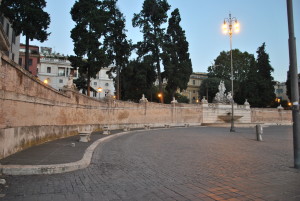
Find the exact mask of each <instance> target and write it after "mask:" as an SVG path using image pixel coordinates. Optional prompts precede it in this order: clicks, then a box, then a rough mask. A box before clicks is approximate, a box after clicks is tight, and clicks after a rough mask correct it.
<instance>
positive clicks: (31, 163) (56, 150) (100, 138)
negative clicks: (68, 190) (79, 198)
mask: <svg viewBox="0 0 300 201" xmlns="http://www.w3.org/2000/svg"><path fill="white" fill-rule="evenodd" d="M154 129H163V128H154ZM154 129H152V130H154ZM143 130H144V129H143V128H136V129H131V131H130V132H131V133H132V132H135V131H143ZM127 133H129V132H123V130H120V129H119V130H111V134H110V135H104V134H102V132H93V133H92V134H91V138H90V139H91V140H90V141H89V142H79V138H80V137H79V135H75V136H71V137H67V138H62V139H57V140H54V141H50V142H46V143H43V144H40V145H37V146H33V147H30V148H28V149H25V150H23V151H20V152H17V153H15V154H13V155H11V156H8V157H6V158H3V159H1V160H0V175H1V174H4V175H38V174H57V173H65V172H70V171H74V170H79V169H83V168H86V167H87V166H89V164H90V163H91V158H92V155H93V152H94V149H95V148H96V147H97V146H98V145H99V144H100V143H102V142H104V141H108V140H110V139H112V138H114V137H118V136H121V135H125V134H127ZM74 145H75V146H74Z"/></svg>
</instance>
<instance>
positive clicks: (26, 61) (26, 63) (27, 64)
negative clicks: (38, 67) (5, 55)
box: [25, 36, 29, 71]
mask: <svg viewBox="0 0 300 201" xmlns="http://www.w3.org/2000/svg"><path fill="white" fill-rule="evenodd" d="M25 70H27V71H29V37H28V36H26V44H25Z"/></svg>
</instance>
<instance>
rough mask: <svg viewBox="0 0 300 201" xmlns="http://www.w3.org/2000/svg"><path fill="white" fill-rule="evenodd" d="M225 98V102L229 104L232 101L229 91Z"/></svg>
mask: <svg viewBox="0 0 300 201" xmlns="http://www.w3.org/2000/svg"><path fill="white" fill-rule="evenodd" d="M226 98H227V101H229V102H230V103H231V101H232V95H231V91H230V92H228V93H227V96H226Z"/></svg>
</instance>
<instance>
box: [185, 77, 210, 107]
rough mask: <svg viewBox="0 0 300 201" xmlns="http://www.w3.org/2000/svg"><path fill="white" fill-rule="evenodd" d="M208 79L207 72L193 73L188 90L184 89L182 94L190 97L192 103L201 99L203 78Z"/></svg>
mask: <svg viewBox="0 0 300 201" xmlns="http://www.w3.org/2000/svg"><path fill="white" fill-rule="evenodd" d="M205 79H207V73H192V74H191V76H190V80H189V82H188V87H187V89H186V90H183V91H182V93H181V94H182V95H184V96H186V97H188V99H189V100H190V103H197V102H199V101H200V94H199V90H200V86H201V83H202V81H203V80H205Z"/></svg>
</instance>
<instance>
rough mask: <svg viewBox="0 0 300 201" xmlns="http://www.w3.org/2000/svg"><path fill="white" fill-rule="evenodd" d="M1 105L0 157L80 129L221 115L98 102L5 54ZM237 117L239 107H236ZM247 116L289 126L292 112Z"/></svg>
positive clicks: (194, 107) (191, 107)
mask: <svg viewBox="0 0 300 201" xmlns="http://www.w3.org/2000/svg"><path fill="white" fill-rule="evenodd" d="M0 105H1V106H0V158H3V157H6V156H9V155H11V154H13V153H16V152H18V151H20V150H23V149H26V148H28V147H30V146H34V145H37V144H41V143H43V142H46V141H49V140H54V139H58V138H62V137H66V136H71V135H76V134H78V131H81V130H101V129H102V127H103V126H108V127H110V128H112V129H117V128H122V127H124V126H125V125H126V126H130V127H143V126H144V125H145V124H147V125H150V126H153V127H158V126H164V125H165V124H169V125H173V126H175V125H184V124H186V123H188V124H190V125H201V124H202V123H203V122H206V121H209V122H211V123H219V122H218V121H219V120H216V118H217V115H216V114H219V113H220V112H219V113H218V112H216V111H215V109H214V108H209V109H208V107H205V106H203V105H201V104H159V103H151V102H148V103H132V102H124V101H117V100H97V99H94V98H90V97H87V96H85V95H83V94H80V93H78V92H77V91H74V90H68V89H66V90H65V91H57V90H55V89H53V88H52V87H50V86H47V85H46V84H44V83H43V82H42V81H40V80H39V79H37V78H36V77H34V76H33V75H31V74H29V73H28V72H27V71H25V70H24V69H23V68H21V67H19V66H18V65H17V64H15V63H13V62H12V61H10V60H9V59H8V58H7V57H6V56H2V58H1V65H0ZM227 109H228V108H226V110H223V113H224V111H227ZM213 110H214V111H215V114H213V113H212V111H213ZM223 113H222V114H223ZM241 113H245V111H243V107H240V108H237V114H241ZM246 113H247V114H246ZM246 113H245V114H246V115H245V117H244V118H242V119H241V120H240V121H241V122H243V123H251V122H259V123H266V122H272V123H274V122H277V123H280V122H291V112H290V111H278V110H277V109H259V110H256V109H251V110H250V109H249V108H248V110H247V112H246ZM212 114H213V115H212ZM205 119H207V120H205Z"/></svg>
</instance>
